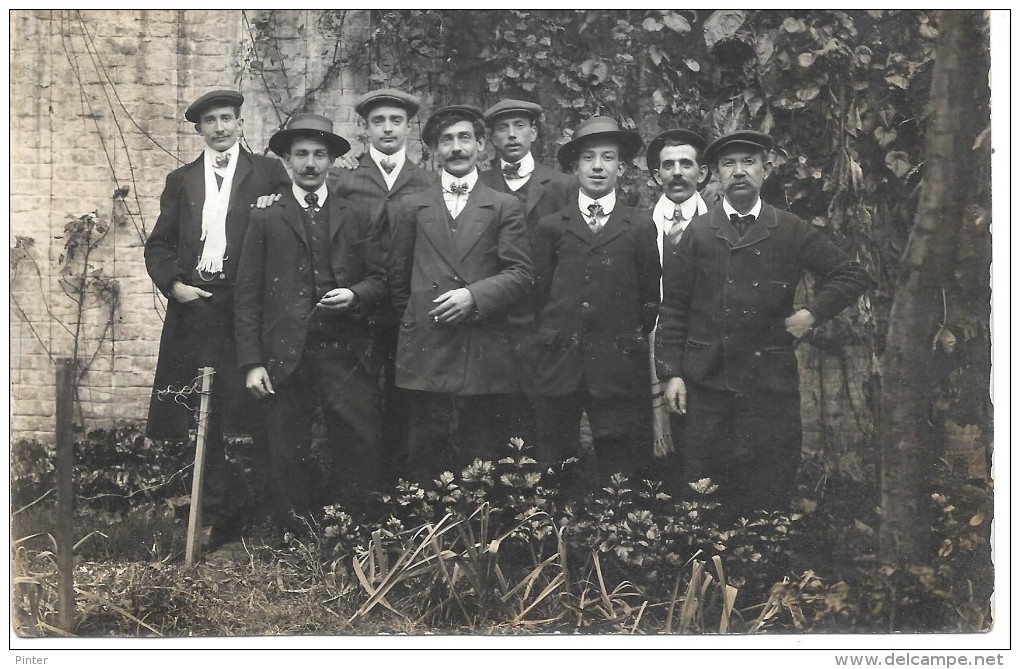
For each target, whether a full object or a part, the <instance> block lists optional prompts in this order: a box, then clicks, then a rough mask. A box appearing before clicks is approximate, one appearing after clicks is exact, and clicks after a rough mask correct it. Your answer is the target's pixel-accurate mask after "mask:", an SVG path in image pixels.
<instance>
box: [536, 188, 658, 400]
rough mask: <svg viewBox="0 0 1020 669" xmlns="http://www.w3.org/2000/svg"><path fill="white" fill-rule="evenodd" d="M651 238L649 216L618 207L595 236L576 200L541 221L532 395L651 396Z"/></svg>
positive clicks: (654, 251) (654, 259) (654, 306)
mask: <svg viewBox="0 0 1020 669" xmlns="http://www.w3.org/2000/svg"><path fill="white" fill-rule="evenodd" d="M655 237H656V229H655V224H654V223H653V222H652V216H651V212H650V211H647V210H636V209H633V208H631V207H628V206H625V205H623V204H621V203H620V201H619V200H617V204H616V207H615V208H614V209H613V211H612V213H611V214H610V216H609V219H608V220H607V222H606V223H605V225H604V226H603V227H602V229H601V230H600V231H599V232H598V234H593V233H592V232H591V230H590V229H589V227H588V224H587V222H586V221H585V220H584V217H583V216H582V215H581V212H580V211H579V209H578V203H577V196H576V195H575V196H574V198H573V200H572V201H571V203H570V204H569V205H567V206H566V207H564V208H563V209H561V210H560V211H558V212H556V213H554V214H551V215H549V216H546V217H544V218H543V219H542V220H541V221H539V224H538V227H537V228H536V232H535V265H536V290H535V293H536V313H537V314H538V326H539V327H538V339H539V341H538V344H537V350H536V351H534V352H533V353H534V360H533V369H534V376H535V381H534V382H535V388H534V390H535V392H537V393H538V394H543V395H564V394H567V393H570V392H574V391H576V390H578V389H580V388H581V386H582V384H583V385H584V386H586V387H587V389H588V391H589V392H590V393H591V394H592V395H593V396H595V397H597V398H612V397H633V396H634V394H635V393H640V394H647V393H648V392H649V387H650V370H649V365H648V334H649V333H650V332H651V331H652V328H653V327H654V326H655V319H656V316H657V314H658V310H659V277H660V271H661V270H660V267H659V252H658V248H657V246H656V243H655Z"/></svg>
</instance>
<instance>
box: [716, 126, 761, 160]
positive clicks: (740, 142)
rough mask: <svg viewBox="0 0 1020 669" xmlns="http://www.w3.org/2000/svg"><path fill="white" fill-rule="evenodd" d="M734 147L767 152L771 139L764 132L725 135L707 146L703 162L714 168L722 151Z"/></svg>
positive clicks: (749, 131) (743, 131)
mask: <svg viewBox="0 0 1020 669" xmlns="http://www.w3.org/2000/svg"><path fill="white" fill-rule="evenodd" d="M734 146H740V147H744V148H747V149H750V150H751V151H769V150H771V149H772V146H773V142H772V138H771V137H769V136H768V135H766V134H765V133H764V132H758V131H756V130H738V131H736V132H731V133H727V134H725V135H723V136H721V137H719V138H717V139H715V140H714V141H713V142H712V143H710V144H709V145H708V147H707V148H706V149H705V162H706V163H708V165H709V166H711V167H715V162H716V160H717V159H718V158H719V154H720V153H722V151H723V149H728V148H731V147H734Z"/></svg>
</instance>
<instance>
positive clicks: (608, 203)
mask: <svg viewBox="0 0 1020 669" xmlns="http://www.w3.org/2000/svg"><path fill="white" fill-rule="evenodd" d="M595 203H598V204H600V205H602V213H603V214H605V215H606V216H609V215H610V214H611V213H613V209H614V208H615V207H616V189H615V188H614V189H613V190H611V191H609V192H608V193H607V194H605V195H603V196H602V197H600V198H599V199H597V200H595V199H593V198H590V197H588V196H587V195H585V194H584V191H583V190H579V191H577V208H578V209H580V210H581V213H582V214H584V215H585V216H587V215H588V205H590V204H595Z"/></svg>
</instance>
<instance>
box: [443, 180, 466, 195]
mask: <svg viewBox="0 0 1020 669" xmlns="http://www.w3.org/2000/svg"><path fill="white" fill-rule="evenodd" d="M446 192H447V193H453V194H454V195H467V192H468V185H467V183H465V182H463V181H462V182H460V183H457V182H454V183H452V184H450V187H449V188H447V189H446Z"/></svg>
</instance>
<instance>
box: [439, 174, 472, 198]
mask: <svg viewBox="0 0 1020 669" xmlns="http://www.w3.org/2000/svg"><path fill="white" fill-rule="evenodd" d="M439 181H440V183H442V184H443V190H444V191H448V190H450V186H451V185H453V184H455V183H465V184H467V187H468V192H469V193H470V192H471V191H473V190H474V189H475V182H476V181H478V169H477V168H474V169H472V170H471V171H470V172H468V173H467V174H465V175H464V176H462V177H455V176H453V175H452V174H450V173H449V172H447V171H446V170H443V171H442V172H440V174H439Z"/></svg>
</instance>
